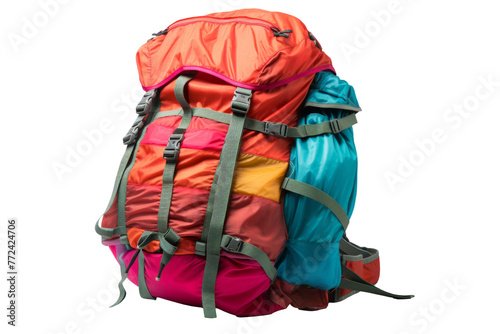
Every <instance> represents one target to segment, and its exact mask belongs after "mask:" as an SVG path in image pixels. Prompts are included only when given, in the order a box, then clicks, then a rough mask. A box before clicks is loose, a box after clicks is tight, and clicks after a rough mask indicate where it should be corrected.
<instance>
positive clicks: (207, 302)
mask: <svg viewBox="0 0 500 334" xmlns="http://www.w3.org/2000/svg"><path fill="white" fill-rule="evenodd" d="M251 97H252V91H251V90H249V89H245V88H241V87H238V88H236V90H235V93H234V98H233V100H232V102H231V110H232V111H233V114H232V117H231V122H230V124H229V129H228V131H227V135H226V141H225V144H224V147H223V148H222V151H221V154H220V161H219V165H218V167H217V170H216V172H215V174H216V175H215V178H214V183H213V184H212V189H213V191H211V192H210V195H209V205H210V202H212V203H213V207H212V213H211V215H210V216H209V212H208V208H207V215H206V216H205V222H204V224H205V226H206V225H208V237H207V241H206V263H205V271H204V273H203V283H202V292H201V296H202V304H203V312H204V314H205V317H207V318H215V317H216V316H217V315H216V312H215V307H216V305H215V281H216V278H217V272H218V268H219V259H220V245H221V239H222V231H223V229H224V221H225V219H226V213H227V208H228V203H229V197H230V195H231V186H232V183H233V175H234V169H235V166H236V160H237V158H238V153H239V151H240V144H241V138H242V134H243V128H244V124H245V118H246V114H247V112H248V109H249V108H250V101H251ZM214 187H215V189H214ZM205 226H204V228H205ZM204 246H205V245H204Z"/></svg>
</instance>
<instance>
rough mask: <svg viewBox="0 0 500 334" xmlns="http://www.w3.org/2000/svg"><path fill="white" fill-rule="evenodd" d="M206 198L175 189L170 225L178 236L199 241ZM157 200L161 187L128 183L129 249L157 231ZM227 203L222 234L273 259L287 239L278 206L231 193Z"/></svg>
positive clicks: (206, 193)
mask: <svg viewBox="0 0 500 334" xmlns="http://www.w3.org/2000/svg"><path fill="white" fill-rule="evenodd" d="M208 196H209V191H203V190H197V189H190V188H183V187H175V188H174V193H173V196H172V204H171V210H170V216H169V226H170V227H171V228H172V229H173V230H174V231H175V232H176V233H177V234H179V236H181V237H183V238H187V239H192V240H198V239H199V238H200V236H201V232H202V230H203V223H204V220H205V212H206V207H207V203H208ZM160 197H161V187H160V186H145V185H137V184H129V187H128V188H127V202H126V209H125V214H126V219H127V228H128V236H129V241H130V244H131V246H132V247H136V246H137V241H138V240H139V237H140V234H141V233H142V231H143V230H148V231H157V230H158V229H157V222H158V207H159V203H160ZM229 203H230V204H229V209H228V214H227V218H226V223H225V226H224V233H225V234H229V235H231V236H233V237H238V238H240V239H242V240H243V241H245V242H248V243H250V244H252V245H254V246H256V247H259V248H260V249H262V250H263V251H264V252H265V253H266V254H267V255H268V256H269V258H270V259H271V260H275V259H276V258H277V257H278V255H279V253H280V252H281V250H282V249H283V247H284V245H285V242H286V239H287V237H288V236H287V232H286V226H285V221H284V218H283V215H282V209H281V203H277V202H275V201H272V200H269V199H266V198H262V197H257V196H249V195H241V194H232V195H231V200H230V202H229ZM185 242H187V241H185ZM153 245H154V246H153ZM186 247H187V246H186ZM146 249H147V250H148V251H155V250H157V249H158V242H155V243H151V245H150V246H148V247H147V248H146ZM186 249H187V248H185V250H186Z"/></svg>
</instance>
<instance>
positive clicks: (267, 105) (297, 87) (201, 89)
mask: <svg viewBox="0 0 500 334" xmlns="http://www.w3.org/2000/svg"><path fill="white" fill-rule="evenodd" d="M313 79H314V75H310V76H308V77H305V78H301V79H298V80H295V81H293V82H291V83H289V84H287V85H286V86H282V87H276V88H273V89H270V90H267V91H256V92H253V95H252V101H251V105H250V110H249V112H248V114H247V116H248V117H249V118H253V119H257V120H259V121H262V122H276V123H285V124H287V125H288V126H297V120H298V110H299V109H300V107H301V104H302V101H303V100H304V99H305V97H306V95H307V87H309V85H310V83H311V81H312V80H313ZM174 85H175V81H174V82H171V83H170V84H168V85H167V86H166V87H165V88H163V90H162V92H161V101H162V105H161V110H162V111H166V110H174V109H179V108H180V106H179V104H178V103H177V100H176V99H175V96H174V93H173V91H174ZM234 90H235V87H234V86H232V85H229V84H227V83H225V82H222V81H221V80H219V79H216V78H214V77H212V76H210V75H208V74H205V73H198V74H196V76H195V78H194V79H193V80H191V81H190V82H189V83H188V85H187V87H186V89H185V95H186V97H187V98H188V100H189V103H190V105H191V106H192V107H199V108H207V109H211V110H214V111H218V112H223V113H229V114H230V113H232V112H231V99H232V98H233V94H234ZM174 119H175V121H174ZM197 119H200V118H198V117H195V118H193V121H192V123H191V124H190V126H189V129H188V131H190V130H196V129H203V128H205V127H206V128H210V129H214V130H215V129H217V130H221V131H225V132H227V127H228V126H227V125H226V124H221V123H217V122H215V121H210V120H204V121H199V120H197ZM179 122H180V117H174V118H173V119H172V117H164V118H161V119H157V120H156V121H155V122H154V124H161V125H163V126H168V127H174V128H175V127H176V126H177V125H178V124H179ZM211 122H212V123H216V124H218V125H213V124H210V123H211ZM292 143H293V140H292V139H287V138H277V137H274V136H269V135H266V134H262V133H258V132H255V131H246V130H245V131H244V132H243V139H242V146H241V151H242V152H243V153H249V154H255V155H261V156H265V157H268V158H271V159H276V160H281V161H288V160H289V158H290V150H291V147H292Z"/></svg>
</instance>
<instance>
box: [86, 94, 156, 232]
mask: <svg viewBox="0 0 500 334" xmlns="http://www.w3.org/2000/svg"><path fill="white" fill-rule="evenodd" d="M156 97H157V90H156V89H152V90H149V91H147V92H146V93H145V94H144V96H143V97H142V99H141V101H140V102H139V103H138V105H137V107H136V112H137V114H138V117H137V119H136V120H135V122H134V124H133V125H132V127H131V128H130V130H129V131H128V133H127V135H126V136H125V138H124V143H125V144H126V145H127V148H126V149H125V153H124V154H123V157H122V160H121V162H120V166H119V167H118V172H117V173H116V178H115V183H114V186H113V191H112V193H111V198H110V199H109V203H108V206H107V208H106V210H105V211H104V213H106V212H108V211H109V209H110V208H111V206H112V205H113V203H114V201H115V198H116V196H117V194H118V192H119V188H120V186H121V184H122V182H123V178H124V176H125V174H126V169H127V166H129V164H130V162H131V161H133V160H134V159H135V152H136V149H137V146H138V145H137V137H138V136H139V135H141V131H142V129H143V127H144V125H145V118H146V117H147V116H148V114H149V113H150V112H151V110H152V109H153V104H154V103H155V99H156ZM152 116H154V115H152ZM152 119H153V117H148V118H147V120H146V121H149V122H151V121H152ZM132 157H134V159H132ZM127 177H128V173H127ZM125 187H126V182H125ZM122 197H123V193H122ZM121 200H123V198H121ZM123 204H124V203H121V204H120V208H121V209H123ZM117 205H118V203H117ZM99 220H100V218H99V219H98V220H97V222H96V224H95V231H96V232H97V233H98V234H100V235H101V236H102V237H103V238H106V239H108V238H111V237H113V236H114V235H121V236H123V235H126V234H127V228H126V226H125V225H124V224H123V223H124V220H125V218H124V213H123V211H122V213H120V214H119V219H118V226H117V227H116V228H114V229H110V228H103V227H100V226H99Z"/></svg>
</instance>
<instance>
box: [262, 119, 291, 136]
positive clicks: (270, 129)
mask: <svg viewBox="0 0 500 334" xmlns="http://www.w3.org/2000/svg"><path fill="white" fill-rule="evenodd" d="M264 132H265V133H267V134H269V135H271V136H276V137H280V138H285V137H286V136H287V135H288V125H286V124H283V123H273V122H266V123H264Z"/></svg>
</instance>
